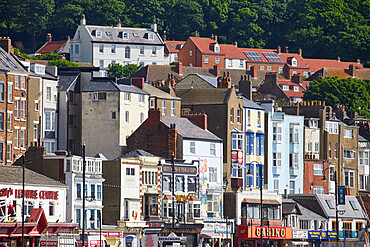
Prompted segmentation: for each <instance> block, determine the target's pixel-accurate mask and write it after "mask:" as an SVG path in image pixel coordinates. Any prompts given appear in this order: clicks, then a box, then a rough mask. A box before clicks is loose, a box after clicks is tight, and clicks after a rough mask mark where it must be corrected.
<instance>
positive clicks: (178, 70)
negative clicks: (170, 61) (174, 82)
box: [176, 62, 182, 75]
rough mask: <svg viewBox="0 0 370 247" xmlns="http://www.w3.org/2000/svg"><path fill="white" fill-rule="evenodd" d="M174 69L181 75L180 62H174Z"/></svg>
mask: <svg viewBox="0 0 370 247" xmlns="http://www.w3.org/2000/svg"><path fill="white" fill-rule="evenodd" d="M176 70H177V73H178V74H179V75H182V62H178V63H177V64H176Z"/></svg>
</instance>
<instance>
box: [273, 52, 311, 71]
mask: <svg viewBox="0 0 370 247" xmlns="http://www.w3.org/2000/svg"><path fill="white" fill-rule="evenodd" d="M279 57H280V59H281V60H283V62H284V63H286V64H287V65H288V66H289V67H298V68H309V66H308V64H307V62H306V61H305V59H303V57H302V56H300V55H299V54H296V53H280V54H279ZM293 57H294V58H295V59H297V66H292V65H291V64H289V63H290V62H289V60H291V59H292V58H293Z"/></svg>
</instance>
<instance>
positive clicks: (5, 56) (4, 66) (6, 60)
mask: <svg viewBox="0 0 370 247" xmlns="http://www.w3.org/2000/svg"><path fill="white" fill-rule="evenodd" d="M0 69H1V70H5V71H11V72H18V73H22V74H28V72H27V71H26V70H25V69H24V68H23V65H22V64H21V63H20V62H18V60H17V59H16V58H15V56H14V55H13V54H12V53H8V52H6V51H5V50H4V49H3V48H2V47H0Z"/></svg>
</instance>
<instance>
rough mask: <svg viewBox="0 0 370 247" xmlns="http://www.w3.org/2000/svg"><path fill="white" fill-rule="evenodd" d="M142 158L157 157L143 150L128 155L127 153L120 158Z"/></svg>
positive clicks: (136, 150)
mask: <svg viewBox="0 0 370 247" xmlns="http://www.w3.org/2000/svg"><path fill="white" fill-rule="evenodd" d="M140 156H143V157H156V156H155V155H153V154H151V153H149V152H147V151H144V150H142V149H135V150H134V151H131V152H128V153H125V154H124V155H122V156H120V158H136V157H140Z"/></svg>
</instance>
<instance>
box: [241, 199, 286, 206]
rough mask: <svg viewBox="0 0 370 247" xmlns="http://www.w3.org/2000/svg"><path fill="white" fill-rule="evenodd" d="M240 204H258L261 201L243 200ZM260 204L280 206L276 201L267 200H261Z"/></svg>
mask: <svg viewBox="0 0 370 247" xmlns="http://www.w3.org/2000/svg"><path fill="white" fill-rule="evenodd" d="M242 202H245V203H255V204H258V203H261V200H260V199H251V198H244V199H243V201H242ZM262 204H274V205H280V204H281V203H280V202H278V201H277V200H268V199H266V200H265V199H263V200H262Z"/></svg>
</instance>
